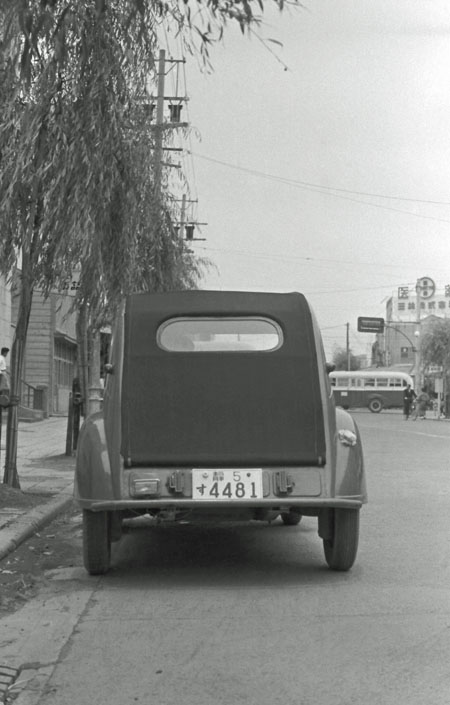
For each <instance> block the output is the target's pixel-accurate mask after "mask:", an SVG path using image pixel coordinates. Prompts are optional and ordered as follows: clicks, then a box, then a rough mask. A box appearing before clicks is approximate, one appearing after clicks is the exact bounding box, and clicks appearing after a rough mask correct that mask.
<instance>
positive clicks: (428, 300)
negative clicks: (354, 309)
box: [373, 277, 450, 386]
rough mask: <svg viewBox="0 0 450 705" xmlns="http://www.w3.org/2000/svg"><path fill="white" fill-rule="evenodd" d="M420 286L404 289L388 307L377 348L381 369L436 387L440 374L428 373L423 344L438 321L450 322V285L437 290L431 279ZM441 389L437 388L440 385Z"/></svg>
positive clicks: (376, 354) (375, 347)
mask: <svg viewBox="0 0 450 705" xmlns="http://www.w3.org/2000/svg"><path fill="white" fill-rule="evenodd" d="M419 283H420V286H418V287H417V286H414V287H408V286H401V287H399V288H398V289H397V292H396V294H395V295H393V296H391V297H390V298H389V299H388V301H387V303H386V318H385V330H384V332H383V333H381V334H378V335H377V337H376V341H375V343H374V346H373V350H374V356H373V357H374V358H375V357H376V359H377V360H378V365H382V366H386V367H395V368H397V369H400V370H403V371H405V372H408V373H409V374H411V375H412V376H413V378H414V379H415V382H416V385H417V384H422V383H423V382H424V377H427V378H428V379H430V380H431V382H432V383H434V379H435V378H437V377H439V371H438V372H436V371H432V370H428V369H427V370H424V369H423V367H422V366H421V362H420V340H421V337H422V336H423V335H424V334H425V333H426V332H427V331H428V330H430V329H431V328H432V327H433V325H434V323H435V322H436V321H437V320H441V319H442V318H450V284H447V285H445V286H444V287H442V288H440V289H439V288H437V287H436V285H435V283H434V281H433V280H431V279H430V278H429V277H423V278H422V279H421V280H419ZM436 386H437V385H436Z"/></svg>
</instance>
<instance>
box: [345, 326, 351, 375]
mask: <svg viewBox="0 0 450 705" xmlns="http://www.w3.org/2000/svg"><path fill="white" fill-rule="evenodd" d="M345 325H346V328H347V338H346V349H347V370H350V367H351V365H350V323H346V324H345Z"/></svg>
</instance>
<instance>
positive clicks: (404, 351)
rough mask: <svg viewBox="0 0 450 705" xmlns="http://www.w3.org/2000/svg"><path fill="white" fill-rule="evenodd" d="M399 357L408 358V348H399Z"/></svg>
mask: <svg viewBox="0 0 450 705" xmlns="http://www.w3.org/2000/svg"><path fill="white" fill-rule="evenodd" d="M400 357H401V358H405V357H409V348H406V347H405V348H403V347H402V348H400Z"/></svg>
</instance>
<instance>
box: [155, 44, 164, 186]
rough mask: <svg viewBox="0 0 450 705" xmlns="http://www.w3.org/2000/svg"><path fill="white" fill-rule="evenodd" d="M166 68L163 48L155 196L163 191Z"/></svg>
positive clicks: (157, 119)
mask: <svg viewBox="0 0 450 705" xmlns="http://www.w3.org/2000/svg"><path fill="white" fill-rule="evenodd" d="M165 70H166V52H165V51H164V49H161V51H160V52H159V61H158V92H157V98H156V126H155V196H156V198H159V196H160V193H161V175H162V157H163V126H162V124H163V120H164V84H165Z"/></svg>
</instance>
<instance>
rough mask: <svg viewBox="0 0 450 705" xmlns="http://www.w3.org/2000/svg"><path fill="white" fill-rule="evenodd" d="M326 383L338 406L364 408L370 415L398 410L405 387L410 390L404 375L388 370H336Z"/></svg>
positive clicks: (410, 380)
mask: <svg viewBox="0 0 450 705" xmlns="http://www.w3.org/2000/svg"><path fill="white" fill-rule="evenodd" d="M330 382H331V388H332V390H333V395H334V399H335V401H336V404H337V405H338V406H342V407H343V408H344V409H351V408H361V407H367V408H369V409H370V411H372V412H373V413H374V414H379V413H380V411H381V410H382V409H392V408H396V407H397V408H401V407H402V406H403V392H404V390H405V388H406V386H407V385H408V384H410V385H411V387H413V386H414V385H413V380H412V378H411V377H410V376H409V375H408V374H406V373H405V372H393V371H392V370H353V371H351V372H344V371H337V370H336V371H334V372H330Z"/></svg>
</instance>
